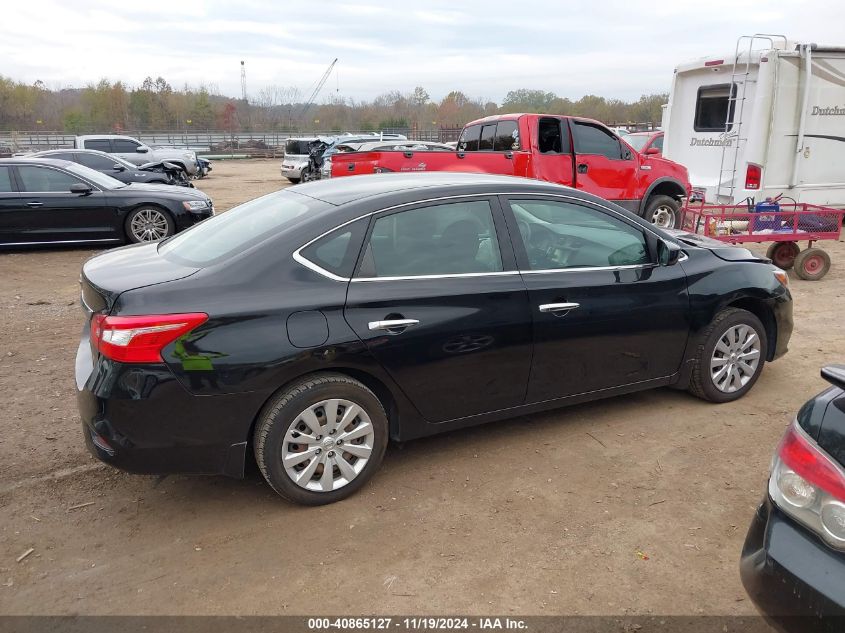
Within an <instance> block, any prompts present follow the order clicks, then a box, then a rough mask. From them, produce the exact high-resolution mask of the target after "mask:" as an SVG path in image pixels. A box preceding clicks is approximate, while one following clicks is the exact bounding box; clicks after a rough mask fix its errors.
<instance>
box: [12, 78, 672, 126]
mask: <svg viewBox="0 0 845 633" xmlns="http://www.w3.org/2000/svg"><path fill="white" fill-rule="evenodd" d="M667 100H668V95H667V94H665V93H664V94H651V95H643V96H642V97H640V99H639V100H637V101H633V102H627V101H623V100H620V99H606V98H604V97H600V96H596V95H586V96H584V97H581V98H580V99H578V100H577V101H573V100H570V99H567V98H565V97H559V96H557V95H556V94H554V93H552V92H545V91H542V90H528V89H519V90H512V91H511V92H508V93H507V95H506V97H505V99H504V100H503V101H502V103H501V104H498V103H495V102H493V101H485V100H483V99H478V98H472V97H469V96H467V95H466V94H464V93H463V92H461V91H458V90H455V91H452V92H450V93H449V94H447V95H446V96H445V97H444V98H443V99H441V100H439V101H435V100H433V99H431V97H430V96H429V94H428V92H427V91H426V90H425V89H424V88H422V87H417V88H416V89H414V91H413V92H410V93H402V92H400V91H390V92H385V93H384V94H381V95H379V96H378V97H376V98H375V99H373V100H372V101H363V100H355V99H351V98H344V97H340V96H336V95H332V96H330V97H327V98H325V99H324V100H323V101H322V102H321V103H319V104H307V103H304V102H303V101H304V99H303V97H302V95H301V94H300V92H299V90H297V89H296V88H291V87H284V86H269V87H266V88H263V89H262V90H261V91H259V92H258V93H257V94H256V95H254V96H251V97H250V98H249V99H247V100H246V101H245V100H243V99H233V98H231V97H226V96H223V95H220V94H218V91H217V90H216V89H214V88H213V87H206V86H201V87H199V88H191V87H189V86H184V87H182V88H181V89H175V88H173V86H171V84H170V83H169V82H167V81H166V80H165V79H164V78H163V77H158V78H156V79H153V78H152V77H147V78H146V79H145V80H144V81H143V82H142V83H141V85H140V86H135V87H131V86H128V85H127V84H125V83H123V82H120V81H117V82H111V81H109V80H107V79H103V80H101V81H100V82H98V83H96V84H91V85H88V86H86V87H85V88H59V89H51V88H48V87H47V86H46V85H45V84H44V83H43V82H41V81H36V82H35V83H34V84H32V85H29V84H24V83H21V82H17V81H14V80H12V79H10V78H7V77H3V76H2V75H0V129H5V130H39V129H43V130H63V131H65V132H70V133H82V132H105V131H121V130H162V131H190V130H196V131H202V130H210V129H215V130H228V131H232V132H236V131H255V132H265V131H266V132H271V131H279V132H285V131H292V132H295V131H301V130H309V131H317V130H319V131H326V132H329V131H332V132H337V131H342V130H358V131H375V130H383V129H396V128H408V129H414V128H416V129H419V130H436V129H438V128H449V127H461V126H463V125H464V124H465V123H466V122H467V121H471V120H473V119H477V118H480V117H483V116H488V115H492V114H499V113H510V112H538V113H542V114H568V115H574V116H584V117H589V118H594V119H598V120H600V121H604V122H605V123H608V124H626V123H646V122H652V123H658V122H659V121H660V117H661V106H662V105H663V104H664V103H666V101H667Z"/></svg>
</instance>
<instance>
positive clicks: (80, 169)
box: [65, 163, 134, 189]
mask: <svg viewBox="0 0 845 633" xmlns="http://www.w3.org/2000/svg"><path fill="white" fill-rule="evenodd" d="M133 168H134V165H133ZM65 169H67V170H68V171H69V172H71V173H72V174H76V175H77V176H81V177H82V178H84V179H85V180H88V181H90V182H93V183H94V184H95V185H97V186H98V187H101V188H102V189H120V188H122V187H125V186H126V185H125V184H124V183H122V182H120V181H119V180H118V179H117V178H112V177H111V176H107V175H106V174H104V173H102V172H99V171H96V170H94V169H91V168H90V167H86V166H85V165H80V164H79V163H68V164H67V166H66V167H65Z"/></svg>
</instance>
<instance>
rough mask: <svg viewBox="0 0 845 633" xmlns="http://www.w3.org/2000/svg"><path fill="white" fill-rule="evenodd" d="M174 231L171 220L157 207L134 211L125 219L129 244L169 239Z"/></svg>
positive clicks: (168, 215) (174, 226)
mask: <svg viewBox="0 0 845 633" xmlns="http://www.w3.org/2000/svg"><path fill="white" fill-rule="evenodd" d="M175 230H176V225H175V224H174V223H173V218H171V217H170V214H169V213H167V212H166V211H163V210H161V209H159V208H158V207H141V208H140V209H135V210H134V211H133V212H132V213H130V214H129V216H128V217H127V218H126V237H128V238H129V241H130V242H134V243H138V242H155V241H157V240H162V239H164V238H165V237H170V236H171V235H173V233H174V232H175Z"/></svg>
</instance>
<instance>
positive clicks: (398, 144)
mask: <svg viewBox="0 0 845 633" xmlns="http://www.w3.org/2000/svg"><path fill="white" fill-rule="evenodd" d="M330 149H333V150H334V151H333V152H331V153H330V152H329V150H326V151H325V152H323V165H322V167H320V178H331V176H332V155H333V154H336V153H341V154H342V153H344V152H404V153H405V156H406V157H407V158H410V157H412V156H413V152H454V151H455V148H454V147H451V146H449V145H447V144H446V143H437V142H434V141H408V140H404V141H401V140H400V141H396V140H383V141H364V142H360V141H358V142H349V141H344V142H343V143H336V144H335V145H334V146H333V148H330ZM359 160H360V158H359ZM362 169H363V168H362ZM400 171H401V170H400Z"/></svg>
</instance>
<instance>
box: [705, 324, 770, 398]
mask: <svg viewBox="0 0 845 633" xmlns="http://www.w3.org/2000/svg"><path fill="white" fill-rule="evenodd" d="M767 345H768V341H767V339H766V330H765V328H764V327H763V324H762V323H761V322H760V319H758V318H757V317H756V316H755V315H754V314H752V313H751V312H749V311H747V310H741V309H739V308H727V309H725V310H722V311H721V312H719V313H718V314H717V315H716V316H715V318H714V319H713V321H711V323H710V325H708V326H707V327H706V328H705V329H704V331H703V332H702V333H701V336H700V338H699V344H698V349H697V351H696V357H695V364H694V366H693V373H692V379H691V380H690V391H691V392H692V393H693V394H694V395H696V396H698V397H699V398H703V399H704V400H709V401H711V402H731V401H733V400H737V399H739V398H741V397H742V396H744V395H745V394H746V393H748V392H749V391H750V390H751V388H752V387H753V386H754V383H755V382H757V379H758V378H759V377H760V372H762V371H763V364H764V363H765V360H766V350H767Z"/></svg>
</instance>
